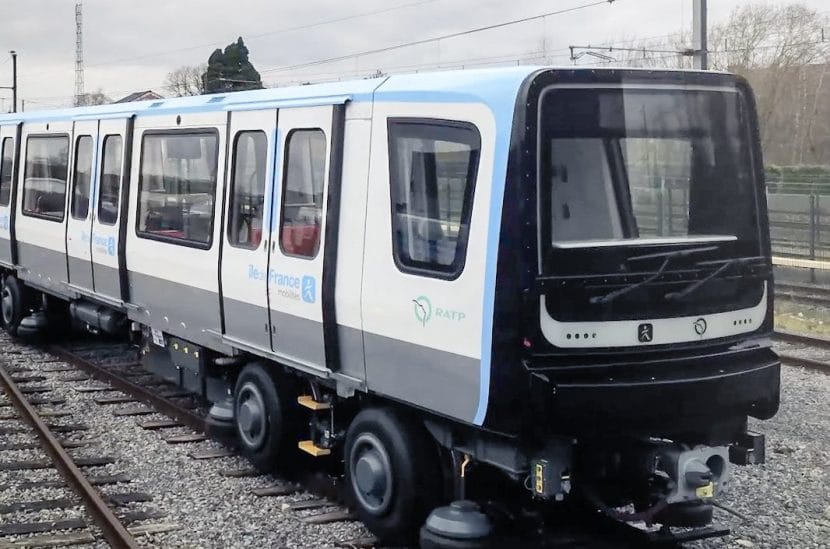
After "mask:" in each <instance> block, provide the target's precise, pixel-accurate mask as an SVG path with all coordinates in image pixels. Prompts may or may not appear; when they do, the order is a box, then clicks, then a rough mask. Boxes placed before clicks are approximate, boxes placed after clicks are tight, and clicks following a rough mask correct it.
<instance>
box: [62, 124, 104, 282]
mask: <svg viewBox="0 0 830 549" xmlns="http://www.w3.org/2000/svg"><path fill="white" fill-rule="evenodd" d="M97 141H98V121H97V120H94V121H83V122H75V127H74V136H73V143H74V146H73V147H72V160H71V163H70V174H71V175H70V183H69V184H70V187H69V189H70V192H69V216H68V217H67V221H66V254H67V258H68V266H69V284H70V285H72V286H74V287H75V288H77V289H79V290H82V291H84V292H87V293H91V292H93V291H94V289H95V287H94V284H93V280H92V208H91V203H92V198H91V197H92V195H93V193H92V187H93V185H94V183H95V179H96V177H95V172H96V169H95V168H96V165H97V161H96V151H97V146H96V144H97Z"/></svg>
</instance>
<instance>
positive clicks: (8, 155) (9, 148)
mask: <svg viewBox="0 0 830 549" xmlns="http://www.w3.org/2000/svg"><path fill="white" fill-rule="evenodd" d="M13 168H14V140H13V139H12V138H11V137H7V138H5V139H3V148H2V152H0V206H8V205H9V201H10V200H11V195H12V174H13Z"/></svg>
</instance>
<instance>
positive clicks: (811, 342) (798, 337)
mask: <svg viewBox="0 0 830 549" xmlns="http://www.w3.org/2000/svg"><path fill="white" fill-rule="evenodd" d="M773 339H776V340H778V341H781V342H783V343H793V344H796V345H807V346H810V347H816V348H819V349H830V339H827V338H824V337H816V336H809V335H804V334H797V333H795V332H787V331H784V330H775V333H774V334H773Z"/></svg>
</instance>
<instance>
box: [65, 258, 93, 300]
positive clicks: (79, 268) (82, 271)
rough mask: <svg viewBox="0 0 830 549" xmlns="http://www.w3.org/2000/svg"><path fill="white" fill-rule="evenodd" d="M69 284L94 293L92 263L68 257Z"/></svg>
mask: <svg viewBox="0 0 830 549" xmlns="http://www.w3.org/2000/svg"><path fill="white" fill-rule="evenodd" d="M68 262H69V283H70V284H72V285H73V286H78V287H79V288H83V289H85V290H89V291H92V290H93V285H92V262H90V261H89V260H88V259H79V258H77V257H72V256H71V255H70V256H68Z"/></svg>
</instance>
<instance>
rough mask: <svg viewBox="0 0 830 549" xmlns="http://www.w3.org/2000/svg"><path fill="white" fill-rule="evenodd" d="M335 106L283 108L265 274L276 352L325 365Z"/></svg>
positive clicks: (297, 360) (309, 364)
mask: <svg viewBox="0 0 830 549" xmlns="http://www.w3.org/2000/svg"><path fill="white" fill-rule="evenodd" d="M332 109H333V107H332V106H324V107H309V108H292V109H281V110H280V113H279V124H278V128H279V135H280V136H281V138H280V143H279V147H278V151H277V154H278V158H279V159H280V161H279V163H280V164H281V169H280V170H277V177H279V181H280V184H279V185H275V189H276V190H275V192H274V193H273V194H274V197H273V203H274V207H273V212H274V214H273V216H272V223H271V242H270V246H269V250H270V253H269V257H270V259H269V267H268V277H267V278H268V302H269V308H270V314H271V327H272V335H271V342H272V348H273V350H274V352H275V353H277V354H279V355H281V356H282V357H283V358H284V359H287V360H290V361H292V362H294V363H295V364H298V365H300V366H307V367H312V368H316V369H320V368H325V367H326V354H325V342H324V337H323V313H322V299H321V290H322V275H323V255H324V253H323V252H324V249H325V245H326V242H325V217H326V216H325V214H326V208H327V204H328V201H327V194H328V183H329V182H328V179H329V162H330V156H331V154H330V151H331V126H332Z"/></svg>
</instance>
